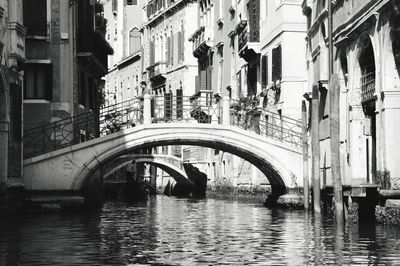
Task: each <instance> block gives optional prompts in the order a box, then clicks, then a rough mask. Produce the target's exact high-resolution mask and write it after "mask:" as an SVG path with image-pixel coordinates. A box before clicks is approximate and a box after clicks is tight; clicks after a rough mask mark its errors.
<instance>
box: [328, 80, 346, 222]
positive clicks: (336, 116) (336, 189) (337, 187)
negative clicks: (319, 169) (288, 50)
mask: <svg viewBox="0 0 400 266" xmlns="http://www.w3.org/2000/svg"><path fill="white" fill-rule="evenodd" d="M339 105H340V82H339V76H338V75H337V74H333V75H332V78H331V81H330V86H329V107H330V108H329V121H330V137H331V139H330V141H331V172H332V181H333V200H334V202H335V216H336V222H337V224H338V225H341V224H343V219H344V216H343V188H342V177H341V171H340V109H339Z"/></svg>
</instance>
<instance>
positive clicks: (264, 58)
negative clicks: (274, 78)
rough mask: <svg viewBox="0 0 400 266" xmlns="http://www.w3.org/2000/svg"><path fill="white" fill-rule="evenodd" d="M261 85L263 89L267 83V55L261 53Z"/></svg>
mask: <svg viewBox="0 0 400 266" xmlns="http://www.w3.org/2000/svg"><path fill="white" fill-rule="evenodd" d="M261 75H262V77H261V86H262V88H263V89H265V88H267V85H268V56H267V55H263V56H262V59H261Z"/></svg>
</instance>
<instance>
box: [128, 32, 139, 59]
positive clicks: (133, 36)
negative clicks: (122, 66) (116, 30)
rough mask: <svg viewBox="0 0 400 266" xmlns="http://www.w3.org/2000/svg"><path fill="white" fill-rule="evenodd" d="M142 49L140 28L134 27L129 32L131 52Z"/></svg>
mask: <svg viewBox="0 0 400 266" xmlns="http://www.w3.org/2000/svg"><path fill="white" fill-rule="evenodd" d="M139 49H140V32H139V29H138V28H133V29H131V31H130V32H129V54H134V53H136V52H137V51H139Z"/></svg>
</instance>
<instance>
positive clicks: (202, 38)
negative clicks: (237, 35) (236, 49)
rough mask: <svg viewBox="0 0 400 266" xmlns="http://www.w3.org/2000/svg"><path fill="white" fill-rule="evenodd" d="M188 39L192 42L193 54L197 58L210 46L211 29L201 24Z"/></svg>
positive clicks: (211, 39)
mask: <svg viewBox="0 0 400 266" xmlns="http://www.w3.org/2000/svg"><path fill="white" fill-rule="evenodd" d="M190 40H191V41H192V42H193V55H194V56H195V57H197V58H198V57H200V56H201V55H202V54H204V53H205V52H207V50H208V49H209V48H210V47H211V46H212V42H213V30H212V29H211V28H206V27H204V26H202V27H200V28H199V29H198V30H197V31H196V32H195V33H194V34H193V35H192V36H191V38H190Z"/></svg>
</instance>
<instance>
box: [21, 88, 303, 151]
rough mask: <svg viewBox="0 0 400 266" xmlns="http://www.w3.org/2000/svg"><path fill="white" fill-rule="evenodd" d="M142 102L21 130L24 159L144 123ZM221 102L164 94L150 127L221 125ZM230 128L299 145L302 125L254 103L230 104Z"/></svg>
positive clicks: (156, 99) (156, 100) (205, 95)
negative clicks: (163, 124)
mask: <svg viewBox="0 0 400 266" xmlns="http://www.w3.org/2000/svg"><path fill="white" fill-rule="evenodd" d="M143 103H144V101H143V99H140V98H135V99H131V100H128V101H125V102H122V103H118V104H115V105H110V106H107V107H104V108H101V110H100V112H99V114H98V115H96V114H95V113H94V112H88V113H84V114H80V115H77V116H74V117H70V118H67V119H63V120H59V121H56V122H53V123H50V124H47V125H44V126H39V127H35V128H30V129H27V130H25V131H24V158H30V157H33V156H37V155H40V154H44V153H47V152H51V151H54V150H57V149H60V148H64V147H68V146H71V145H74V144H77V143H80V142H84V141H88V140H91V139H94V138H98V137H101V136H105V135H108V134H112V133H115V132H118V131H120V130H121V129H125V128H129V127H133V126H136V125H139V124H142V123H143V120H144V117H143V108H144V105H143ZM222 112H223V110H222V100H221V98H219V97H213V94H212V92H211V91H210V92H208V91H202V92H201V93H199V94H197V95H196V96H192V97H188V96H181V95H172V94H168V93H167V94H165V95H162V96H153V97H152V99H151V118H152V123H171V122H174V123H183V122H186V123H208V124H221V123H222ZM230 117H231V125H235V126H237V127H240V128H243V129H245V130H248V131H251V132H254V133H256V134H258V135H261V136H265V137H266V138H272V139H275V140H278V141H281V142H285V143H288V144H292V145H296V146H301V144H302V141H301V122H300V121H297V120H294V119H291V118H288V117H284V116H281V115H279V114H276V113H273V112H269V111H267V110H264V109H262V108H259V107H258V105H257V102H252V103H243V102H235V101H233V100H231V107H230Z"/></svg>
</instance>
